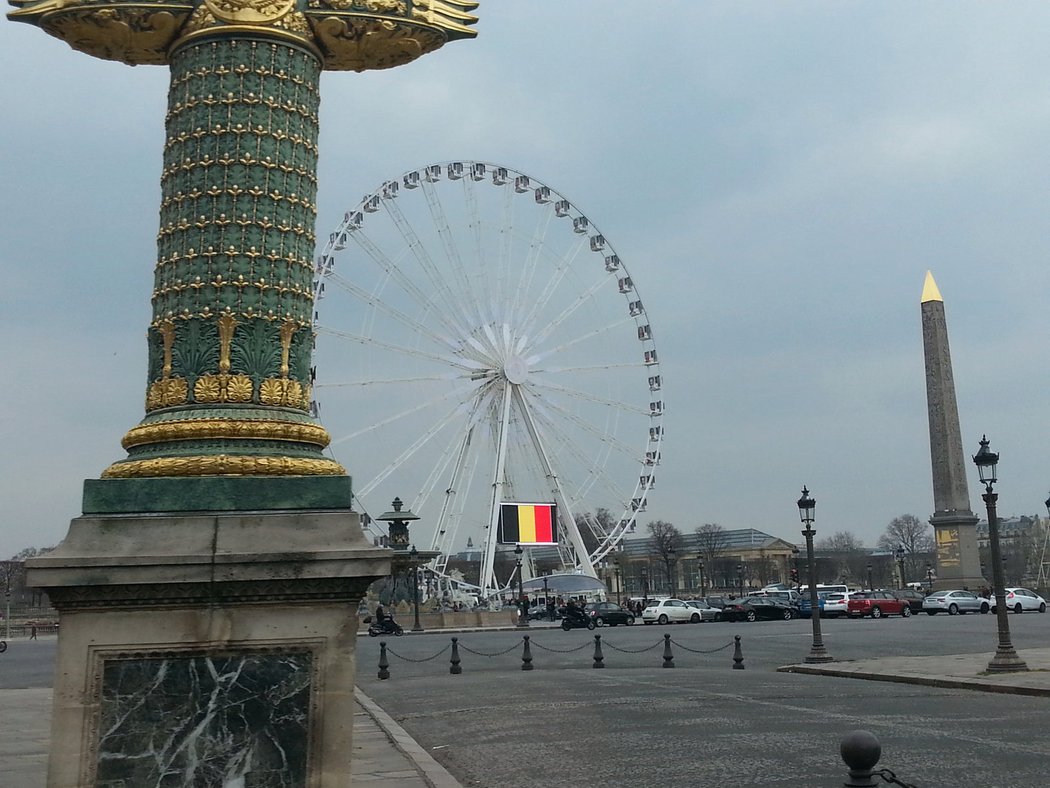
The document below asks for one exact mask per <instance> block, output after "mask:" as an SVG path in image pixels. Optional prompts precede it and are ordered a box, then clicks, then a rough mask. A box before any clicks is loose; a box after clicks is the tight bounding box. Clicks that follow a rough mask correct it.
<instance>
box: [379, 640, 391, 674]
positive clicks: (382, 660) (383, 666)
mask: <svg viewBox="0 0 1050 788" xmlns="http://www.w3.org/2000/svg"><path fill="white" fill-rule="evenodd" d="M388 678H390V660H388V659H387V658H386V643H385V642H384V641H380V642H379V679H380V681H385V680H386V679H388Z"/></svg>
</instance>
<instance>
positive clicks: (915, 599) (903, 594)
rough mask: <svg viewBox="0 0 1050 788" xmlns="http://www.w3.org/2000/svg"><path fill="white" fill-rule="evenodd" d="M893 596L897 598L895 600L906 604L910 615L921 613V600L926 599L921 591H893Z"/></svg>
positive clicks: (909, 589)
mask: <svg viewBox="0 0 1050 788" xmlns="http://www.w3.org/2000/svg"><path fill="white" fill-rule="evenodd" d="M893 595H894V596H895V597H897V599H900V600H903V601H905V602H907V603H908V607H910V608H911V612H912V613H921V612H922V600H924V599H925V598H926V595H925V594H924V593H922V592H921V591H915V590H914V589H911V588H902V589H901V590H899V591H894V592H893Z"/></svg>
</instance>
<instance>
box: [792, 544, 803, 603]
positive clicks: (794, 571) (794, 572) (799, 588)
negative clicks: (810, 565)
mask: <svg viewBox="0 0 1050 788" xmlns="http://www.w3.org/2000/svg"><path fill="white" fill-rule="evenodd" d="M798 553H799V549H798V548H797V547H792V548H791V582H792V583H794V584H795V590H796V591H798V592H799V593H800V594H801V593H802V580H801V579H800V578H799V574H798Z"/></svg>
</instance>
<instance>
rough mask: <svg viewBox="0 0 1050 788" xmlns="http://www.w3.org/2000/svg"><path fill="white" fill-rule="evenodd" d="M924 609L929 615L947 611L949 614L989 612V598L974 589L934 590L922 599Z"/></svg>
mask: <svg viewBox="0 0 1050 788" xmlns="http://www.w3.org/2000/svg"><path fill="white" fill-rule="evenodd" d="M922 609H923V610H925V611H926V614H927V615H929V616H935V615H937V614H938V613H947V614H948V615H949V616H958V615H966V614H967V613H987V612H988V600H987V599H983V598H982V597H979V596H977V594H975V593H973V591H966V590H959V591H934V592H933V593H932V594H929V595H928V596H927V597H926V598H925V599H924V600H922Z"/></svg>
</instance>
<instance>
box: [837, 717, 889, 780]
mask: <svg viewBox="0 0 1050 788" xmlns="http://www.w3.org/2000/svg"><path fill="white" fill-rule="evenodd" d="M839 755H841V756H842V760H843V762H844V763H845V764H846V766H847V767H848V768H849V779H848V780H847V781H846V782H845V783H843V786H844V788H873V787H874V786H877V785H881V783H879V781H878V778H877V777H876V775H875V772H874V769H875V765H876V764H877V763H878V762H879V758H880V757H881V756H882V745H881V744H879V740H878V739H876V738H875V735H874V734H872V733H869V732H868V731H853V732H851V733H847V734H846V735H845V736H844V737H843V739H842V741H841V742H840V743H839Z"/></svg>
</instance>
